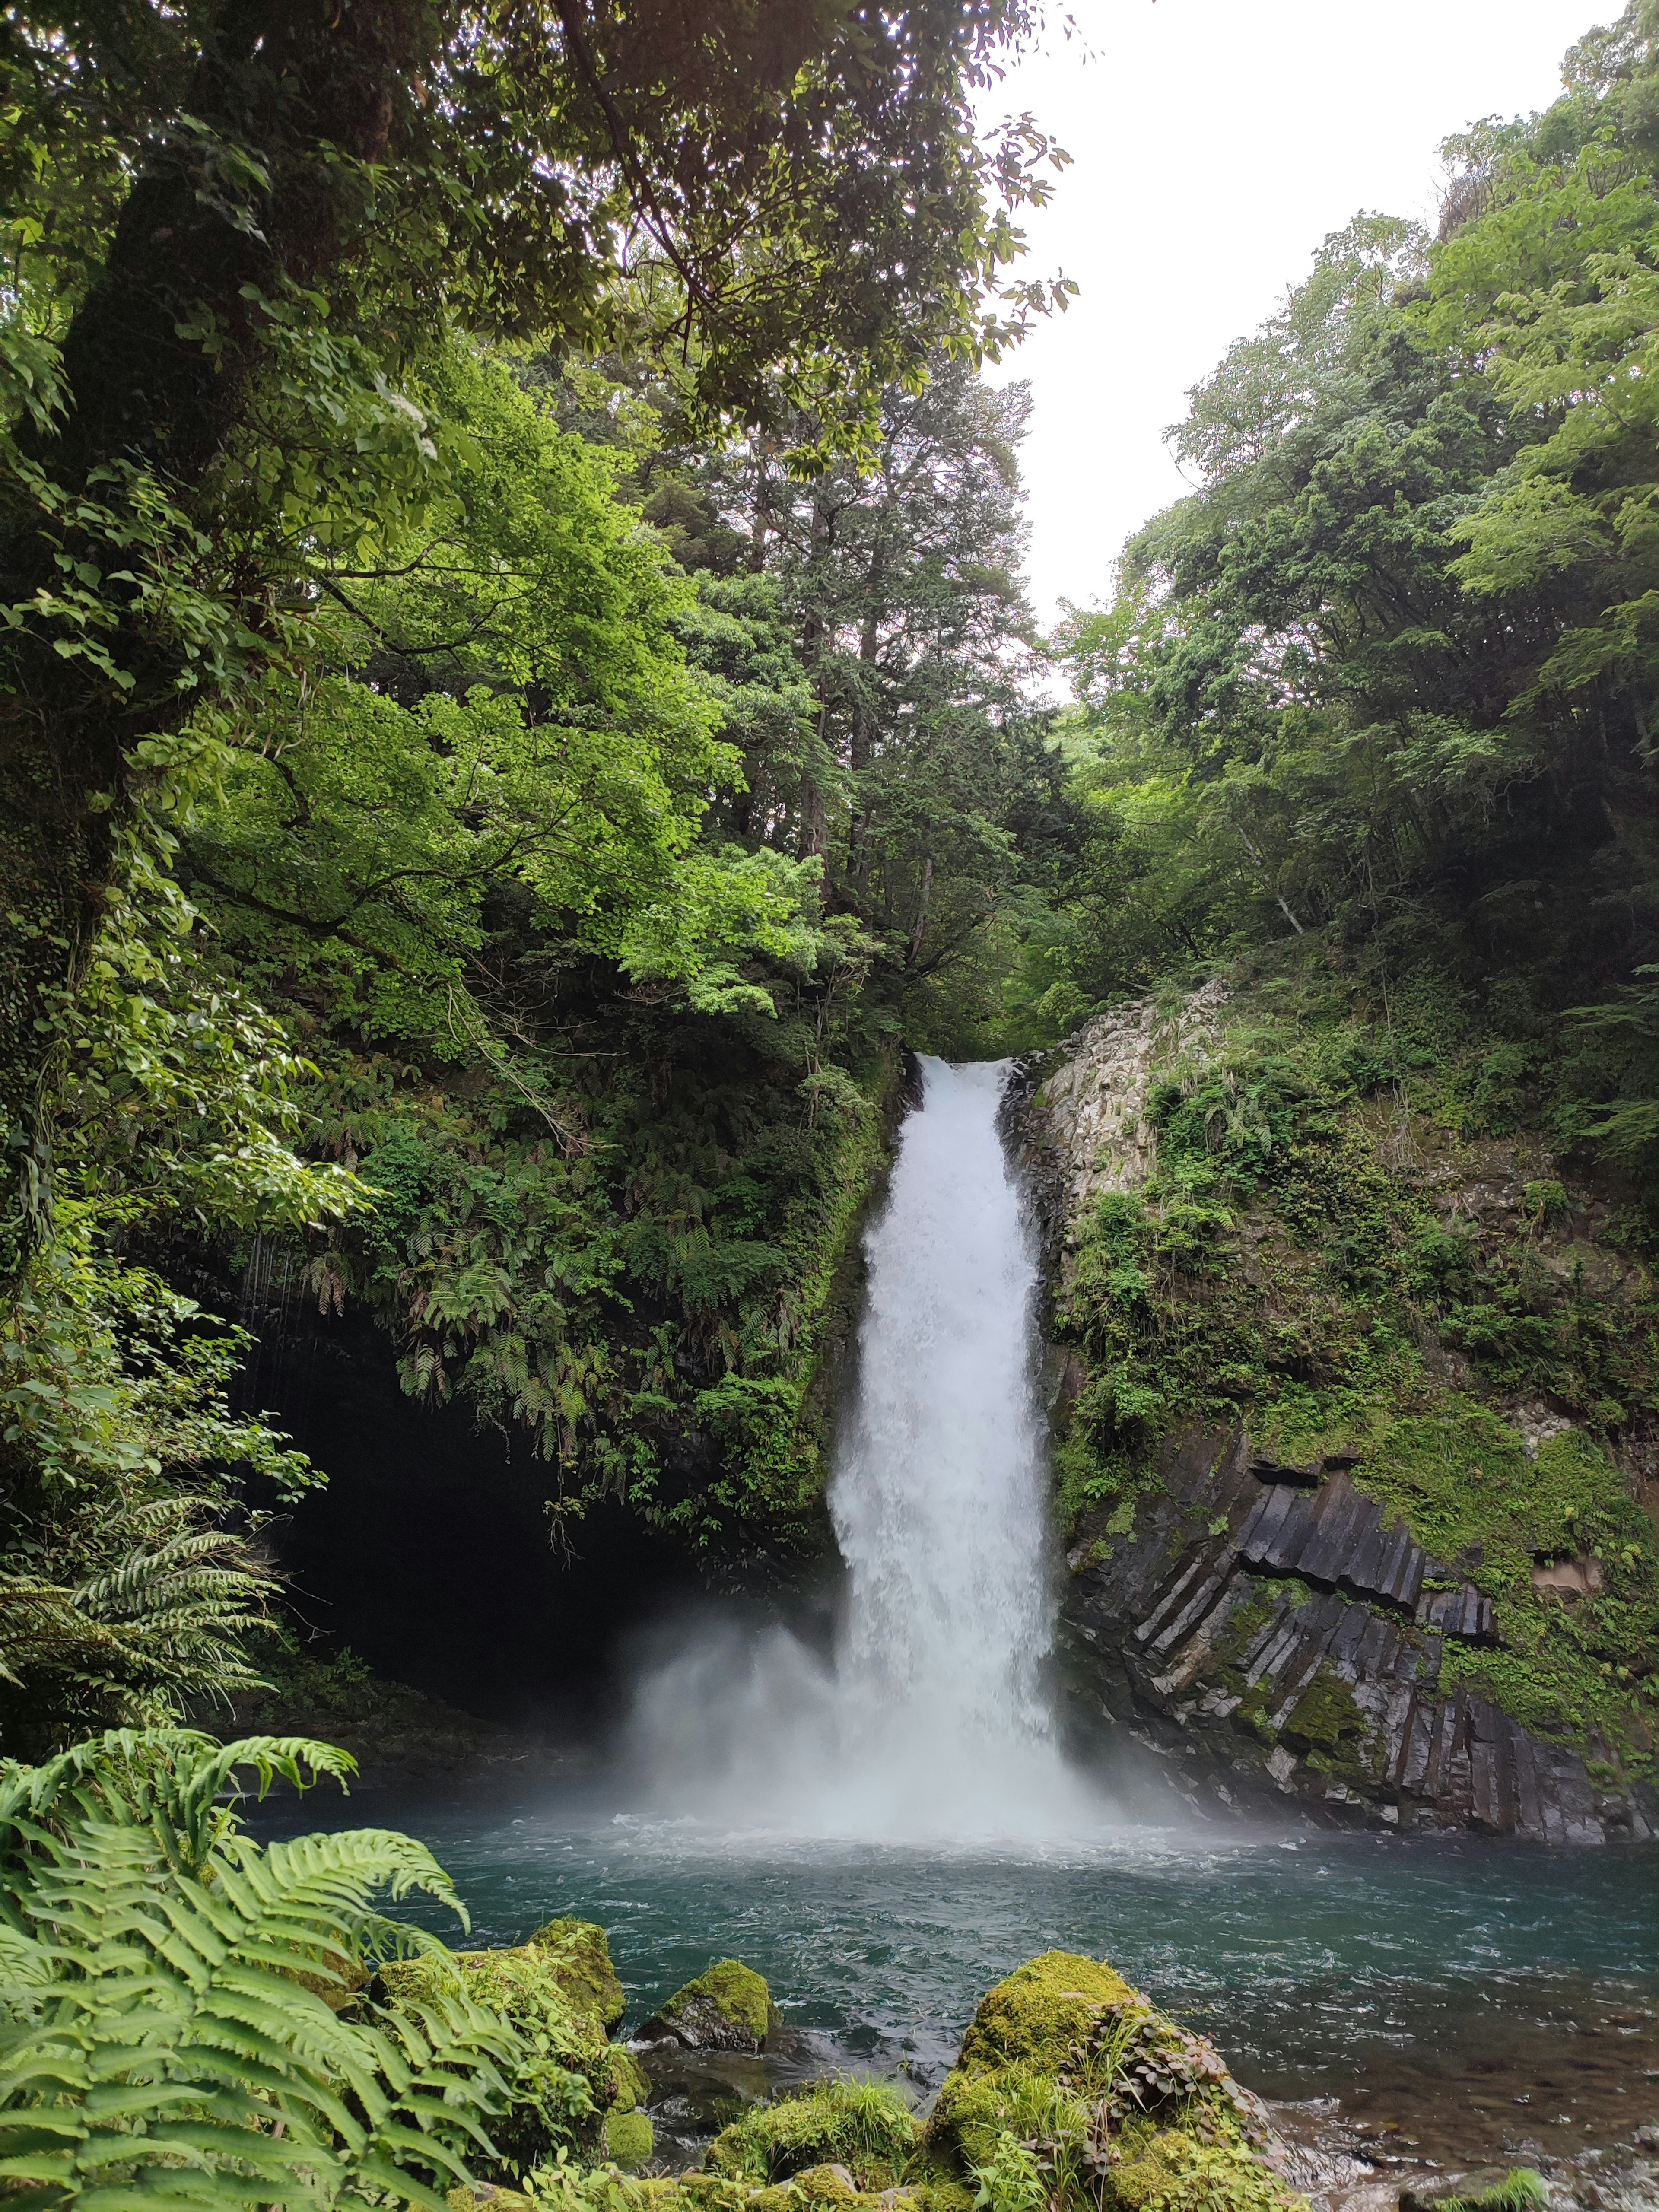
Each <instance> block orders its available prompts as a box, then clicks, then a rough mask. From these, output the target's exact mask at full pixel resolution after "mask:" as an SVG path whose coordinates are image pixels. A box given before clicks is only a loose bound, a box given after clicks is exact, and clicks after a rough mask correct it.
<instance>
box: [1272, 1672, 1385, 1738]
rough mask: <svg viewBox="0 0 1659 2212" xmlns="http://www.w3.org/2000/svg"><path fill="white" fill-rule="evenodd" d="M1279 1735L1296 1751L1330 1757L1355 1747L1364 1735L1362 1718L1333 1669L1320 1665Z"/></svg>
mask: <svg viewBox="0 0 1659 2212" xmlns="http://www.w3.org/2000/svg"><path fill="white" fill-rule="evenodd" d="M1281 1733H1282V1734H1283V1735H1284V1736H1285V1738H1286V1740H1287V1741H1289V1742H1291V1743H1293V1744H1295V1745H1297V1747H1299V1748H1300V1749H1303V1750H1305V1751H1322V1752H1325V1753H1328V1754H1333V1755H1334V1754H1338V1753H1343V1752H1351V1751H1352V1750H1353V1749H1354V1748H1355V1747H1357V1746H1358V1742H1359V1741H1360V1739H1361V1738H1362V1737H1363V1736H1364V1733H1365V1716H1364V1713H1362V1712H1361V1711H1360V1710H1359V1708H1358V1705H1356V1704H1355V1703H1354V1696H1353V1691H1352V1688H1351V1687H1350V1686H1349V1685H1348V1684H1347V1683H1346V1682H1345V1681H1344V1680H1343V1679H1342V1677H1341V1676H1340V1674H1338V1673H1337V1671H1336V1669H1335V1668H1334V1667H1332V1666H1330V1665H1328V1664H1322V1665H1321V1666H1319V1667H1317V1668H1316V1669H1315V1670H1314V1673H1313V1675H1312V1677H1311V1679H1310V1680H1309V1682H1308V1684H1307V1686H1306V1687H1305V1688H1304V1690H1303V1692H1302V1693H1301V1695H1300V1696H1299V1697H1298V1698H1297V1701H1296V1703H1295V1704H1294V1705H1292V1706H1291V1710H1290V1711H1289V1712H1288V1713H1287V1714H1286V1715H1285V1723H1284V1726H1283V1729H1282V1730H1281Z"/></svg>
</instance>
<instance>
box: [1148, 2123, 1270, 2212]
mask: <svg viewBox="0 0 1659 2212" xmlns="http://www.w3.org/2000/svg"><path fill="white" fill-rule="evenodd" d="M1105 2194H1106V2202H1107V2204H1108V2205H1109V2206H1110V2207H1115V2208H1116V2212H1288V2208H1290V2207H1291V2206H1297V2207H1304V2208H1305V2206H1306V2203H1307V2200H1306V2198H1305V2197H1297V2196H1295V2195H1293V2193H1292V2192H1291V2191H1289V2190H1287V2189H1286V2188H1285V2185H1284V2183H1283V2182H1281V2181H1280V2180H1279V2177H1278V2175H1277V2174H1276V2173H1274V2172H1273V2169H1272V2168H1271V2167H1270V2166H1265V2165H1264V2164H1263V2163H1262V2161H1261V2160H1260V2159H1258V2158H1254V2157H1252V2156H1251V2154H1250V2153H1249V2151H1248V2150H1247V2149H1245V2148H1243V2145H1241V2144H1238V2143H1225V2142H1221V2143H1203V2142H1194V2140H1193V2138H1192V2137H1191V2136H1187V2135H1182V2134H1181V2133H1179V2132H1178V2131H1177V2130H1174V2129H1171V2128H1164V2129H1160V2130H1158V2133H1157V2134H1155V2135H1154V2136H1152V2140H1151V2141H1150V2142H1147V2143H1146V2145H1145V2146H1144V2148H1139V2150H1138V2152H1137V2154H1136V2155H1135V2156H1134V2157H1133V2159H1130V2160H1125V2161H1124V2162H1123V2163H1122V2164H1121V2165H1119V2166H1114V2167H1113V2168H1112V2169H1111V2171H1110V2172H1109V2174H1108V2176H1107V2183H1106V2192H1105Z"/></svg>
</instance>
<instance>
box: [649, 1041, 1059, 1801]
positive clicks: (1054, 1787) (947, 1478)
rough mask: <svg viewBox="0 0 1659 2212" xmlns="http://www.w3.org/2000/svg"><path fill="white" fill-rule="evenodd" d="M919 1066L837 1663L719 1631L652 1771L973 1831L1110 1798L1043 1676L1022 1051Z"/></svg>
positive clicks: (892, 1220)
mask: <svg viewBox="0 0 1659 2212" xmlns="http://www.w3.org/2000/svg"><path fill="white" fill-rule="evenodd" d="M921 1066H922V1080H923V1095H922V1102H921V1107H920V1109H918V1110H916V1111H915V1112H913V1113H912V1114H911V1115H909V1117H908V1120H907V1121H905V1123H904V1125H903V1128H902V1132H901V1134H900V1139H899V1144H898V1150H897V1157H896V1160H895V1163H894V1167H893V1174H892V1182H891V1187H890V1192H889V1194H888V1197H887V1200H886V1203H885V1205H884V1206H883V1208H882V1210H881V1212H880V1213H879V1215H878V1218H876V1219H875V1221H874V1222H873V1223H872V1225H871V1227H870V1229H869V1231H868V1232H867V1234H866V1240H865V1252H866V1260H867V1262H868V1268H869V1291H868V1296H867V1299H866V1305H865V1310H864V1315H863V1318H862V1321H861V1323H860V1330H859V1346H858V1370H857V1388H856V1395H855V1399H854V1404H853V1405H852V1407H850V1409H849V1410H848V1417H847V1419H845V1421H844V1423H843V1425H842V1433H841V1436H840V1438H839V1441H838V1444H837V1449H836V1455H835V1461H834V1467H833V1472H832V1475H831V1480H830V1485H829V1508H830V1513H831V1516H832V1518H833V1520H834V1523H835V1529H836V1539H837V1541H838V1542H839V1544H840V1547H841V1551H842V1559H844V1561H845V1563H846V1568H847V1581H846V1594H845V1604H844V1607H843V1609H842V1618H841V1622H840V1626H839V1631H838V1633H837V1636H836V1647H835V1651H834V1655H833V1660H832V1662H831V1663H829V1664H827V1665H826V1664H825V1662H823V1660H821V1659H820V1658H819V1657H818V1656H817V1655H816V1654H814V1653H813V1652H811V1650H808V1649H807V1648H806V1647H805V1645H804V1644H802V1643H801V1642H800V1641H799V1639H798V1638H795V1637H793V1636H792V1635H790V1634H789V1633H788V1632H787V1631H785V1630H781V1629H775V1630H772V1631H769V1632H767V1633H765V1634H763V1635H761V1636H759V1637H745V1636H744V1635H742V1634H741V1633H740V1632H737V1631H735V1630H731V1629H726V1630H720V1631H715V1632H707V1631H705V1632H703V1633H702V1634H701V1635H699V1636H697V1637H696V1638H693V1639H692V1640H691V1642H690V1644H689V1645H688V1647H687V1648H686V1649H684V1650H681V1651H680V1652H679V1653H678V1654H677V1655H676V1656H675V1657H674V1658H673V1659H672V1660H671V1661H670V1662H669V1663H668V1664H667V1665H666V1666H665V1667H663V1668H660V1669H659V1671H658V1672H657V1673H656V1674H654V1675H653V1677H652V1678H651V1679H650V1680H648V1681H647V1683H646V1684H645V1686H644V1687H643V1689H642V1691H641V1696H640V1699H639V1701H638V1705H637V1707H636V1712H635V1729H634V1745H635V1753H636V1755H637V1756H638V1757H639V1758H640V1759H641V1761H642V1763H643V1765H644V1766H645V1769H646V1771H647V1772H648V1773H649V1774H650V1775H651V1776H652V1778H653V1781H654V1782H655V1783H657V1784H659V1786H660V1787H662V1788H663V1789H664V1790H666V1791H667V1792H668V1793H670V1794H671V1795H672V1796H674V1797H675V1798H676V1799H677V1801H678V1802H680V1803H682V1804H684V1805H685V1806H686V1807H688V1808H690V1809H692V1810H694V1811H699V1812H704V1811H706V1812H708V1813H711V1814H715V1815H717V1816H719V1817H723V1818H729V1819H731V1820H733V1821H734V1822H736V1823H738V1824H739V1825H744V1826H785V1827H788V1828H792V1829H794V1830H798V1831H800V1832H808V1833H814V1834H826V1835H830V1834H834V1835H848V1834H856V1835H867V1836H896V1837H906V1838H909V1837H915V1838H930V1837H932V1838H936V1837H939V1836H943V1835H949V1836H951V1837H954V1838H963V1837H972V1836H978V1837H983V1838H994V1837H997V1836H1005V1835H1006V1836H1016V1835H1023V1836H1030V1835H1032V1834H1037V1833H1050V1832H1056V1831H1059V1830H1062V1829H1063V1830H1066V1831H1072V1830H1074V1829H1075V1828H1076V1827H1077V1826H1079V1825H1080V1824H1084V1823H1086V1822H1088V1821H1089V1820H1091V1818H1093V1819H1098V1817H1099V1808H1098V1807H1097V1806H1096V1805H1094V1804H1093V1802H1092V1801H1091V1799H1090V1798H1089V1797H1088V1796H1087V1795H1086V1793H1085V1791H1084V1790H1083V1789H1082V1787H1081V1785H1080V1784H1079V1783H1078V1782H1077V1780H1076V1779H1075V1778H1073V1775H1072V1774H1071V1773H1070V1771H1068V1770H1067V1768H1066V1766H1065V1765H1064V1763H1063V1762H1062V1760H1061V1759H1060V1753H1059V1749H1058V1747H1057V1745H1056V1744H1055V1741H1054V1729H1053V1721H1052V1715H1051V1712H1050V1710H1049V1705H1048V1696H1047V1692H1046V1683H1045V1674H1046V1667H1047V1660H1048V1651H1049V1646H1050V1641H1051V1638H1052V1632H1053V1621H1054V1596H1053V1592H1052V1587H1051V1579H1050V1574H1049V1564H1048V1522H1047V1514H1046V1510H1045V1493H1046V1488H1047V1485H1046V1480H1045V1474H1044V1468H1043V1462H1042V1423H1041V1419H1040V1416H1039V1413H1038V1409H1037V1405H1036V1391H1035V1382H1036V1376H1035V1349H1036V1346H1035V1329H1034V1318H1033V1307H1034V1301H1035V1292H1036V1275H1037V1261H1036V1249H1035V1245H1034V1240H1033V1238H1032V1237H1031V1234H1030V1228H1029V1225H1028V1224H1027V1222H1026V1220H1025V1218H1024V1212H1023V1209H1022V1206H1021V1203H1020V1194H1019V1191H1018V1187H1017V1185H1016V1183H1015V1181H1014V1178H1013V1176H1012V1174H1011V1172H1010V1170H1009V1167H1008V1163H1007V1160H1006V1156H1005V1154H1004V1151H1003V1146H1002V1143H1001V1139H1000V1135H999V1133H998V1129H997V1117H998V1109H999V1108H1000V1104H1001V1101H1002V1095H1003V1091H1004V1088H1005V1086H1006V1080H1007V1075H1008V1066H1007V1063H1006V1062H995V1063H991V1062H979V1063H975V1064H971V1065H969V1066H947V1065H946V1063H945V1061H943V1060H923V1061H922V1063H921Z"/></svg>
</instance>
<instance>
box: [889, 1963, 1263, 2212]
mask: <svg viewBox="0 0 1659 2212" xmlns="http://www.w3.org/2000/svg"><path fill="white" fill-rule="evenodd" d="M1264 2117H1265V2116H1264V2113H1263V2108H1262V2107H1261V2106H1260V2105H1259V2104H1258V2103H1257V2102H1256V2100H1255V2099H1254V2098H1252V2097H1251V2096H1250V2095H1249V2093H1248V2092H1246V2091H1244V2090H1242V2089H1241V2088H1240V2087H1238V2085H1237V2083H1236V2082H1235V2081H1233V2079H1232V2076H1231V2075H1230V2074H1229V2073H1228V2071H1227V2069H1226V2067H1225V2065H1224V2064H1223V2063H1222V2062H1221V2060H1220V2058H1219V2057H1218V2055H1217V2053H1216V2052H1215V2051H1214V2049H1213V2048H1212V2046H1211V2045H1209V2044H1207V2043H1206V2042H1205V2041H1203V2040H1202V2039H1201V2038H1200V2037H1197V2036H1194V2035H1190V2034H1188V2033H1187V2031H1186V2030H1185V2029H1184V2028H1181V2027H1177V2026H1176V2023H1175V2022H1174V2021H1170V2020H1168V2019H1166V2018H1165V2017H1164V2015H1162V2014H1161V2013H1158V2012H1157V2011H1156V2010H1155V2009H1154V2008H1152V2005H1150V2004H1149V2003H1148V2002H1147V2001H1146V1998H1145V1997H1144V1996H1141V1995H1140V1994H1139V1992H1138V1991H1137V1990H1133V1989H1132V1988H1131V1987H1130V1985H1129V1984H1127V1982H1126V1981H1124V1979H1123V1978H1122V1977H1121V1975H1120V1974H1118V1973H1116V1972H1114V1971H1113V1969H1112V1968H1111V1967H1110V1966H1107V1965H1105V1964H1104V1963H1103V1962H1101V1961H1098V1960H1092V1959H1086V1958H1083V1957H1081V1956H1079V1954H1076V1953H1073V1952H1066V1951H1049V1952H1046V1953H1044V1954H1043V1955H1042V1957H1040V1958H1037V1959H1033V1960H1030V1961H1029V1962H1028V1964H1026V1965H1025V1966H1022V1967H1020V1968H1019V1969H1018V1971H1017V1972H1015V1973H1012V1974H1011V1975H1010V1976H1009V1977H1008V1978H1007V1979H1006V1981H1004V1982H1000V1983H999V1984H997V1986H996V1988H995V1989H994V1990H990V1991H989V1992H988V1993H987V1996H985V1997H984V1998H983V2000H982V2001H981V2004H980V2007H979V2009H978V2011H977V2012H976V2013H975V2015H974V2021H973V2025H972V2026H971V2027H969V2031H968V2034H967V2036H966V2038H965V2039H964V2040H963V2047H962V2055H961V2057H960V2058H959V2059H958V2061H957V2065H956V2066H955V2068H954V2069H952V2071H951V2074H950V2075H948V2076H947V2077H946V2079H945V2083H944V2086H943V2087H942V2088H941V2089H940V2091H939V2100H938V2102H937V2103H936V2104H935V2106H934V2108H933V2114H932V2117H931V2118H930V2119H929V2122H928V2125H927V2149H926V2159H927V2163H928V2165H929V2166H931V2167H932V2169H933V2170H934V2171H937V2170H938V2169H939V2168H940V2167H941V2166H942V2167H944V2168H945V2170H947V2171H948V2170H950V2169H951V2168H954V2170H955V2171H957V2172H960V2173H963V2174H965V2175H968V2176H971V2177H972V2178H973V2179H974V2180H975V2182H976V2183H977V2185H978V2187H979V2191H980V2194H979V2199H978V2201H979V2203H981V2205H984V2206H988V2207H989V2208H990V2212H1042V2208H1043V2207H1045V2206H1048V2205H1049V2204H1051V2203H1052V2204H1064V2203H1099V2202H1100V2185H1101V2178H1102V2177H1101V2148H1102V2146H1103V2145H1105V2146H1108V2147H1109V2150H1108V2155H1109V2159H1111V2160H1115V2163H1112V2164H1110V2165H1109V2167H1108V2171H1107V2175H1106V2178H1105V2185H1106V2189H1107V2191H1108V2203H1110V2202H1111V2201H1112V2199H1111V2198H1110V2195H1109V2192H1110V2191H1111V2190H1112V2188H1113V2187H1114V2185H1115V2181H1116V2178H1117V2177H1118V2176H1119V2175H1120V2174H1123V2175H1127V2177H1128V2181H1127V2194H1126V2195H1125V2196H1124V2197H1122V2199H1121V2204H1122V2207H1123V2212H1143V2208H1149V2212H1150V2208H1155V2207H1157V2206H1158V2205H1160V2204H1164V2203H1167V2204H1168V2205H1170V2206H1171V2207H1174V2208H1177V2212H1209V2208H1212V2207H1216V2208H1219V2207H1220V2206H1221V2205H1222V2204H1223V2203H1231V2204H1233V2205H1235V2206H1236V2207H1237V2208H1238V2212H1289V2208H1290V2206H1291V2204H1292V2203H1293V2202H1294V2201H1295V2200H1293V2199H1291V2197H1290V2196H1289V2194H1288V2192H1287V2191H1285V2190H1284V2189H1283V2187H1282V2186H1281V2185H1280V2184H1279V2181H1278V2179H1276V2177H1275V2176H1274V2175H1273V2172H1272V2170H1271V2169H1270V2168H1269V2167H1268V2166H1266V2165H1265V2164H1263V2163H1262V2162H1261V2160H1259V2159H1257V2158H1256V2157H1255V2155H1254V2154H1253V2151H1252V2149H1251V2147H1250V2146H1251V2143H1252V2142H1253V2141H1254V2140H1257V2139H1259V2137H1260V2133H1261V2128H1262V2126H1263V2124H1264ZM1229 2190H1231V2192H1232V2193H1231V2197H1228V2196H1226V2195H1225V2191H1229Z"/></svg>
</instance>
